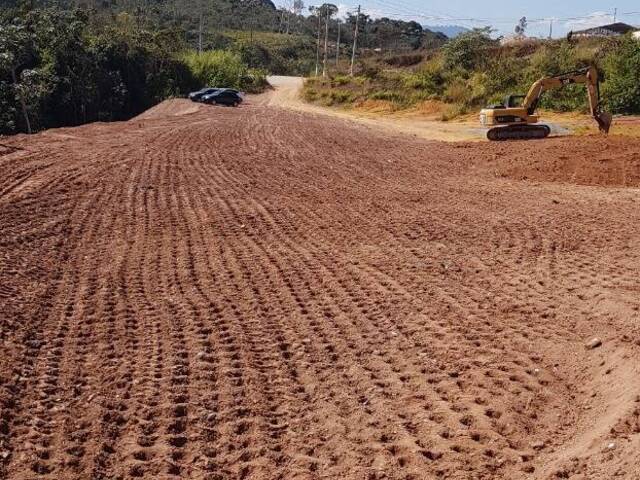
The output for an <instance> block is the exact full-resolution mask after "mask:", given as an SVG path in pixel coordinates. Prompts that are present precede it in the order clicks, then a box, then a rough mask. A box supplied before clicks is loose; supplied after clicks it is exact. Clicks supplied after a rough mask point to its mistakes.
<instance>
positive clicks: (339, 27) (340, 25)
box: [336, 20, 342, 67]
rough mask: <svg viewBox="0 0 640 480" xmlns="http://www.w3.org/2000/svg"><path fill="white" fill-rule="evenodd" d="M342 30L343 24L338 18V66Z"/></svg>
mask: <svg viewBox="0 0 640 480" xmlns="http://www.w3.org/2000/svg"><path fill="white" fill-rule="evenodd" d="M340 30H342V24H341V23H340V20H338V42H337V43H336V67H337V66H338V62H339V61H340Z"/></svg>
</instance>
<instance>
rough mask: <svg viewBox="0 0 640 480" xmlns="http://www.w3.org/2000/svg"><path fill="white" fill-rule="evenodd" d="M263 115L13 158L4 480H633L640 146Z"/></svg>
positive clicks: (260, 108) (638, 445) (148, 121)
mask: <svg viewBox="0 0 640 480" xmlns="http://www.w3.org/2000/svg"><path fill="white" fill-rule="evenodd" d="M263 100H264V99H263ZM263 100H260V102H255V101H253V100H250V101H249V102H248V104H245V105H243V106H242V107H241V108H238V109H227V108H216V107H197V108H194V105H193V104H190V103H188V102H186V101H173V102H168V103H166V104H163V105H161V106H159V107H157V108H156V109H153V110H152V111H150V112H148V113H147V114H146V115H144V116H142V117H141V118H138V119H134V120H132V121H130V122H126V123H117V124H108V125H107V124H94V125H88V126H84V127H80V128H72V129H60V130H52V131H49V132H45V133H42V134H38V135H35V136H32V137H25V136H19V137H13V138H10V139H6V138H5V139H1V140H0V225H1V228H2V230H1V232H0V332H1V338H0V341H1V343H0V408H1V411H0V478H7V479H12V480H14V479H16V480H21V479H35V478H37V479H46V480H54V479H55V480H66V479H125V478H127V479H128V478H148V479H169V478H175V479H178V478H193V479H265V480H266V479H276V478H282V479H438V478H443V479H445V478H446V479H460V480H462V479H465V480H466V479H547V478H549V479H555V478H572V479H583V480H584V479H590V480H593V479H610V478H613V477H614V476H615V478H622V479H637V478H640V469H639V467H638V464H637V461H636V459H637V458H638V455H639V454H640V402H639V401H640V396H639V395H640V384H639V383H638V381H637V379H638V374H639V373H640V371H639V370H640V368H639V358H640V323H639V320H640V314H639V308H640V295H639V293H640V280H639V276H638V274H639V267H640V235H639V234H640V209H639V208H638V206H639V205H640V203H639V202H640V191H639V189H638V188H637V187H638V186H639V185H640V156H639V154H638V152H640V142H638V141H631V140H625V139H620V138H615V137H611V138H609V139H601V138H599V137H586V138H582V139H579V140H576V139H568V138H567V139H552V140H548V141H545V142H534V143H524V144H517V145H513V144H500V145H493V144H480V143H459V144H445V143H438V142H430V141H425V140H419V139H414V138H411V137H409V136H399V135H395V136H394V135H392V134H389V133H384V132H381V131H380V130H374V129H372V128H369V127H366V126H360V125H357V124H354V123H353V122H347V121H345V120H341V119H337V118H331V117H327V116H320V115H312V114H308V113H302V112H291V111H287V110H284V109H279V108H273V107H269V106H265V105H264V103H263ZM594 337H599V338H600V339H601V340H602V345H600V346H597V347H595V348H593V349H589V348H586V347H585V343H586V342H588V341H590V340H591V339H593V338H594Z"/></svg>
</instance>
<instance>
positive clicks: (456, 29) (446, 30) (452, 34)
mask: <svg viewBox="0 0 640 480" xmlns="http://www.w3.org/2000/svg"><path fill="white" fill-rule="evenodd" d="M424 28H426V29H429V30H431V31H432V32H439V33H443V34H445V35H446V36H447V37H448V38H456V37H457V36H458V35H460V34H461V33H464V32H468V31H469V29H468V28H465V27H461V26H460V25H425V26H424Z"/></svg>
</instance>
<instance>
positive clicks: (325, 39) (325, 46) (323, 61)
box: [322, 6, 329, 77]
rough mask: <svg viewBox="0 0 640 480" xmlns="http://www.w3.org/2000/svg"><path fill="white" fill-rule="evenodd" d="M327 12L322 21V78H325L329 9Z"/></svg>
mask: <svg viewBox="0 0 640 480" xmlns="http://www.w3.org/2000/svg"><path fill="white" fill-rule="evenodd" d="M325 9H326V10H327V14H326V18H325V20H324V57H323V59H322V76H323V77H326V76H327V49H328V48H329V7H328V6H326V7H325Z"/></svg>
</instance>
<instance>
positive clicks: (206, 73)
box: [184, 50, 267, 92]
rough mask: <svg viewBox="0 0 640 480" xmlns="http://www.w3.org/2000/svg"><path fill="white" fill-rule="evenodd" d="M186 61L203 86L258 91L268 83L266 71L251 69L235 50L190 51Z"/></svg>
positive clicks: (185, 57) (185, 58)
mask: <svg viewBox="0 0 640 480" xmlns="http://www.w3.org/2000/svg"><path fill="white" fill-rule="evenodd" d="M184 61H185V62H186V64H187V65H188V66H189V69H190V70H191V72H192V74H193V76H194V77H195V78H196V80H197V81H198V84H199V85H200V86H202V87H204V86H218V87H227V88H235V89H237V90H244V91H247V92H258V91H262V90H263V89H264V87H265V86H266V84H267V80H266V73H265V72H264V71H262V70H258V69H250V68H249V67H248V66H247V64H246V63H244V62H243V61H242V58H241V56H240V55H239V54H237V53H234V52H229V51H225V50H212V51H208V52H202V53H197V52H189V53H187V54H185V55H184Z"/></svg>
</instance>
